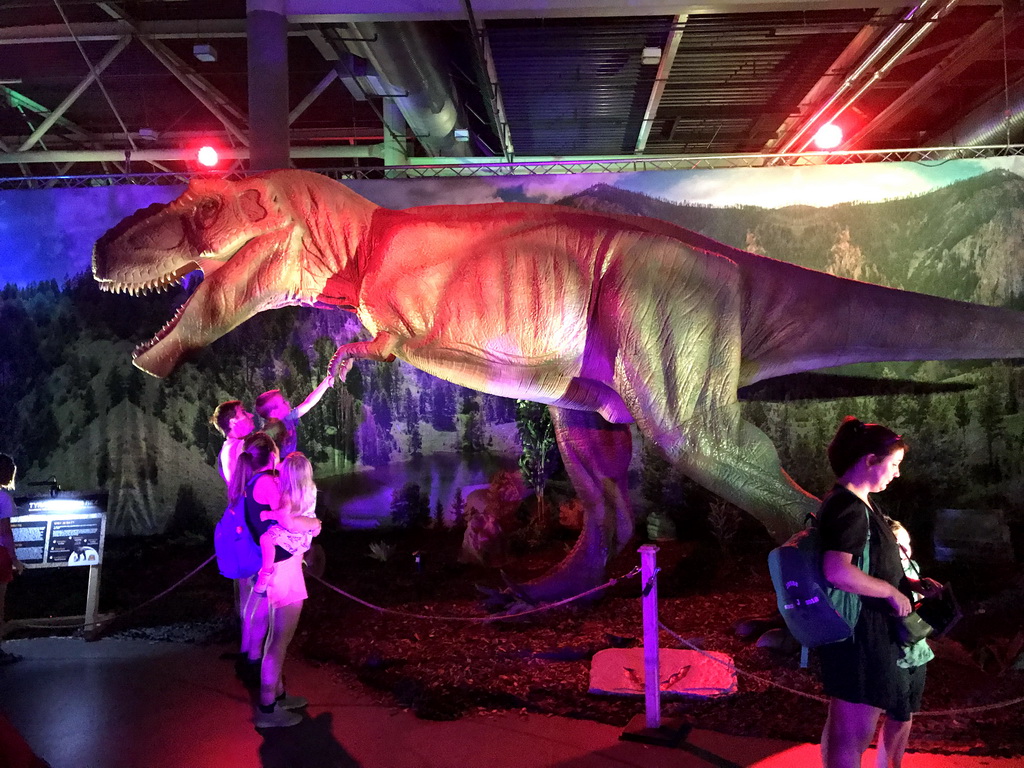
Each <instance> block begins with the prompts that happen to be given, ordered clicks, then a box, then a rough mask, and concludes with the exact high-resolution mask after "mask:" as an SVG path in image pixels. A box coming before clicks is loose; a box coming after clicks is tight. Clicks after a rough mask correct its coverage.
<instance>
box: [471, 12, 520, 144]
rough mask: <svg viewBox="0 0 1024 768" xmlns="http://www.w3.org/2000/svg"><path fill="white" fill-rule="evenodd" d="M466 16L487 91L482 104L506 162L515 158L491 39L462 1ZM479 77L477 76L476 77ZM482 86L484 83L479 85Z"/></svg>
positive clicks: (481, 22)
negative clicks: (485, 107)
mask: <svg viewBox="0 0 1024 768" xmlns="http://www.w3.org/2000/svg"><path fill="white" fill-rule="evenodd" d="M464 2H465V5H466V15H467V16H469V24H470V27H472V29H471V34H472V35H473V36H474V41H475V42H476V55H477V59H478V60H479V65H480V67H482V69H483V77H484V79H485V81H486V87H487V91H486V93H485V94H484V104H486V105H487V110H488V111H489V112H490V113H491V115H490V117H491V122H492V123H493V124H494V132H495V134H497V136H498V139H499V140H500V141H501V154H502V156H503V157H504V158H505V159H506V160H511V159H512V158H513V157H515V153H516V150H515V147H513V146H512V129H511V127H510V126H509V124H508V115H507V113H506V112H505V102H504V101H503V100H502V98H501V86H500V85H499V84H498V68H497V67H496V66H495V64H494V52H493V51H492V50H491V39H490V38H489V37H488V36H487V26H486V25H485V24H484V21H483V19H480V18H478V17H477V16H476V13H475V11H474V9H473V4H472V3H471V2H470V0H464ZM478 77H479V75H478ZM481 85H484V83H481Z"/></svg>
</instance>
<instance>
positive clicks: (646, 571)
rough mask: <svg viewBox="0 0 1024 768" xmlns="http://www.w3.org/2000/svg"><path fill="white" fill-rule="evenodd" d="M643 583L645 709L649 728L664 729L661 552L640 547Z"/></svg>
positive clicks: (651, 548) (641, 579)
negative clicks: (660, 621) (659, 584)
mask: <svg viewBox="0 0 1024 768" xmlns="http://www.w3.org/2000/svg"><path fill="white" fill-rule="evenodd" d="M639 551H640V583H641V584H643V593H642V594H641V596H640V599H641V600H642V601H643V603H642V605H643V624H644V708H645V710H646V712H647V718H646V725H647V727H648V728H660V727H661V686H660V685H659V683H660V682H661V664H660V659H659V655H658V650H659V649H658V565H657V562H658V557H657V554H658V548H657V547H656V546H654V545H653V544H644V545H643V546H642V547H640V550H639Z"/></svg>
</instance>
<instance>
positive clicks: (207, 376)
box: [0, 160, 1024, 534]
mask: <svg viewBox="0 0 1024 768" xmlns="http://www.w3.org/2000/svg"><path fill="white" fill-rule="evenodd" d="M1015 163H1016V164H1015ZM844 168H845V167H831V166H825V167H822V168H821V169H810V170H809V169H801V170H800V172H799V173H797V172H796V170H795V169H750V170H746V171H740V172H737V171H729V172H724V171H723V172H719V171H697V172H691V173H675V172H654V173H644V174H623V175H618V176H617V175H611V174H609V175H601V176H574V177H531V178H529V179H528V180H523V179H522V178H518V179H517V178H511V179H509V178H505V179H466V180H460V179H453V180H432V181H397V180H396V181H380V182H359V183H357V182H352V183H351V186H352V187H353V188H354V189H356V191H358V192H360V193H361V194H364V195H366V196H367V197H369V198H371V199H373V200H374V201H375V202H378V203H381V204H384V205H389V206H391V207H404V206H406V205H412V204H425V203H441V202H458V203H469V202H486V201H492V200H533V201H541V202H558V203H561V204H564V205H569V206H574V207H580V208H586V209H592V210H603V211H614V212H623V213H629V214H639V215H643V216H651V217H655V218H660V219H664V220H668V221H671V222H674V223H676V224H679V225H681V226H684V227H687V228H689V229H693V230H697V231H699V232H701V233H703V234H706V235H709V236H711V237H713V238H716V239H718V240H721V241H723V242H725V243H728V244H730V245H733V246H737V247H741V248H745V249H747V250H751V251H754V252H757V253H760V254H764V255H766V256H770V257H773V258H777V259H782V260H785V261H791V262H793V263H796V264H800V265H802V266H806V267H810V268H813V269H819V270H823V271H828V272H831V273H833V274H837V275H841V276H844V277H851V278H855V279H859V280H866V281H870V282H877V283H882V284H885V285H890V286H893V287H897V288H903V289H909V290H915V291H922V292H926V293H934V294H937V295H942V296H948V297H951V298H956V299H963V300H967V301H975V302H981V303H987V304H997V305H1003V306H1010V307H1015V308H1018V309H1024V259H1022V258H1021V254H1022V253H1024V167H1021V165H1020V163H1019V161H1014V160H1008V161H998V162H996V161H969V162H968V161H959V162H954V163H948V164H947V165H946V166H945V167H943V169H941V170H934V169H922V168H921V167H916V166H914V167H910V168H909V169H908V168H907V167H901V164H891V165H886V166H882V165H880V166H878V167H877V168H871V169H869V170H867V171H866V170H865V168H863V167H858V168H856V169H851V170H848V171H845V173H847V174H851V177H850V178H851V179H852V178H853V176H852V174H856V175H857V179H860V180H863V178H864V174H865V173H870V174H871V175H873V176H874V179H875V180H876V181H877V183H869V184H867V185H866V186H865V187H864V188H872V189H874V192H872V193H871V194H864V195H863V196H861V197H859V198H853V199H850V200H849V201H845V202H836V203H833V204H829V205H824V206H821V205H818V206H812V205H806V204H804V205H800V204H794V205H783V206H782V207H775V206H777V205H779V200H780V199H782V198H783V197H785V196H783V195H775V196H774V198H773V196H772V195H771V190H772V189H773V188H774V189H777V190H783V189H785V190H787V194H788V193H790V192H792V190H793V188H794V186H801V185H802V186H803V187H804V188H805V189H806V197H807V198H808V199H811V200H818V201H822V200H826V199H827V198H826V197H825V196H823V195H821V194H817V193H816V192H815V190H816V188H820V189H824V188H826V187H827V188H828V189H830V190H834V188H835V186H836V185H842V184H844V180H843V173H844ZM786 174H789V175H786ZM925 177H927V178H925ZM894 178H896V179H898V181H897V182H896V183H893V179H894ZM752 183H756V186H758V187H759V188H763V189H766V190H767V191H768V192H767V194H768V197H766V198H765V202H762V203H744V202H742V200H743V198H740V197H737V198H736V200H740V201H741V202H729V197H728V194H726V197H724V198H723V197H721V196H718V197H710V196H708V195H707V194H704V195H703V196H702V193H701V190H702V189H703V190H705V191H706V190H707V189H708V188H709V187H717V188H718V190H719V192H720V191H721V189H722V188H729V189H735V190H736V194H737V195H739V194H741V190H744V189H749V188H750V187H751V186H752ZM850 187H851V188H855V187H856V188H858V189H860V188H861V187H857V185H856V184H853V183H851V184H850ZM180 191H181V188H169V187H140V186H131V185H125V186H107V187H96V188H93V189H78V190H40V191H22V190H19V191H3V192H0V248H2V249H3V252H4V253H5V258H4V260H2V261H0V286H3V288H2V292H0V329H2V330H0V333H2V336H3V342H4V343H3V353H2V356H0V451H3V452H6V453H10V454H12V455H13V456H15V458H16V461H17V462H18V464H19V468H20V471H19V489H18V495H22V494H26V493H28V492H32V491H40V492H42V489H41V488H35V487H31V486H27V485H26V483H28V482H42V481H45V480H47V479H48V478H50V477H55V478H56V479H57V481H58V482H60V484H61V485H62V486H63V487H65V488H70V489H78V490H81V491H91V490H94V489H102V490H105V491H107V492H108V493H109V501H108V513H109V519H108V531H110V532H112V533H116V534H149V533H156V532H161V531H165V530H176V529H181V530H185V529H189V528H196V527H202V526H209V525H210V524H212V521H213V520H215V519H216V517H217V516H219V514H220V511H221V509H222V508H223V502H224V491H223V487H222V484H221V482H220V479H219V477H218V476H217V474H216V472H215V471H214V469H213V463H214V457H215V455H216V452H217V450H218V449H219V446H220V438H219V436H218V435H217V434H216V433H215V432H214V431H213V430H212V429H211V427H210V425H209V423H208V419H209V416H210V414H211V412H212V411H213V408H214V407H215V406H216V404H217V403H218V402H220V401H222V400H226V399H230V398H239V399H242V400H243V401H245V402H246V403H251V402H252V401H253V399H254V398H255V396H256V395H257V394H259V393H260V392H262V391H264V390H266V389H270V388H274V387H279V388H281V389H282V390H283V392H284V393H285V395H286V396H288V397H289V398H290V399H291V400H292V402H293V403H295V402H299V401H300V400H301V399H302V398H303V397H305V395H306V394H307V393H308V392H309V391H310V390H311V389H312V388H313V386H315V384H316V383H317V382H318V381H319V380H320V378H322V377H323V375H324V374H325V372H326V366H327V362H328V360H329V359H330V357H331V355H332V353H333V352H334V350H335V348H336V347H337V345H338V344H339V343H344V342H348V341H352V340H355V339H357V338H363V337H364V335H363V334H364V332H363V330H362V328H361V327H360V326H359V324H358V322H357V321H356V320H355V318H354V316H352V315H349V314H347V313H343V312H331V311H324V310H311V309H300V308H293V309H283V310H278V311H275V312H269V313H263V314H261V315H259V316H258V317H256V318H254V319H253V320H250V321H249V322H248V323H246V324H244V325H243V326H241V327H240V328H239V329H237V330H236V331H234V332H232V333H230V334H228V335H227V336H226V337H224V338H223V339H221V340H220V341H218V342H216V343H215V344H214V345H212V346H211V347H210V348H209V349H207V350H204V351H203V352H202V353H201V354H200V355H199V356H198V357H196V358H195V359H194V360H192V361H191V362H189V363H187V364H186V365H184V366H183V367H182V368H181V369H180V370H179V371H178V372H177V373H176V374H174V375H173V376H172V377H171V378H169V379H167V380H157V379H153V378H151V377H148V376H146V375H145V374H142V373H141V372H139V371H137V370H136V369H134V368H133V367H132V366H131V362H130V358H131V355H130V352H131V349H132V347H133V346H134V345H135V344H137V343H139V342H140V341H143V340H144V339H146V338H148V337H149V336H150V335H151V334H152V333H153V332H155V331H156V329H158V328H159V327H160V326H161V325H163V323H164V322H166V320H167V319H168V318H169V317H170V316H171V314H172V313H173V310H174V308H175V306H176V305H177V304H178V303H180V301H181V300H182V299H183V296H184V293H183V292H178V293H173V292H172V293H169V294H164V295H161V296H157V297H146V298H132V297H127V296H120V295H109V294H105V293H101V292H100V291H99V290H98V289H97V287H96V285H95V283H94V282H93V280H92V278H91V276H90V274H89V269H88V258H89V252H90V250H91V246H92V242H94V241H95V239H96V238H97V237H98V236H99V235H100V234H102V232H103V231H104V230H105V229H107V228H108V227H110V226H112V225H113V224H114V223H116V222H117V221H118V220H120V219H121V218H122V217H123V216H125V215H127V214H129V213H131V212H132V211H133V210H135V209H136V208H138V207H142V206H144V205H147V204H149V203H150V202H154V201H166V200H170V199H172V198H173V197H175V196H177V194H178V193H180ZM851 194H858V193H856V192H852V193H851ZM878 194H885V195H886V197H887V198H888V199H877V195H878ZM773 200H774V202H773ZM709 201H710V202H709ZM832 373H842V374H845V375H851V374H852V375H855V376H857V377H862V378H859V379H857V380H854V381H853V382H852V383H849V382H848V383H846V384H844V385H843V386H842V387H839V386H837V385H833V384H832V383H830V382H829V381H828V380H823V379H820V378H816V377H807V378H804V379H796V380H786V381H784V382H781V384H777V385H775V386H774V387H773V386H767V387H760V388H758V389H757V390H755V391H751V392H744V393H741V394H743V395H744V397H745V403H744V410H745V413H746V415H747V417H748V418H749V419H751V420H752V421H753V422H754V423H755V424H757V425H758V426H760V427H761V428H762V429H764V430H765V431H766V432H767V433H768V435H769V436H770V437H771V438H772V440H773V441H774V442H775V445H776V446H777V447H778V449H779V452H780V454H781V457H782V462H783V466H784V467H786V468H787V470H788V471H789V472H790V473H791V474H792V475H793V476H794V478H795V479H796V480H797V481H798V482H799V483H801V484H802V485H803V486H804V487H805V488H807V489H808V490H810V491H812V492H814V493H818V494H820V493H822V492H824V491H825V490H827V488H828V485H829V483H830V475H829V472H828V469H827V466H826V464H825V462H824V457H823V453H824V446H825V445H826V444H827V442H828V440H829V439H830V437H831V434H832V432H833V431H834V429H835V426H836V424H837V423H838V421H839V420H840V418H841V417H842V416H844V415H845V414H848V413H854V414H856V415H858V416H859V417H860V418H862V419H865V420H872V421H880V422H884V423H886V424H889V425H892V426H893V427H894V428H895V429H897V430H899V431H902V432H904V433H905V434H906V435H907V437H908V439H909V441H910V443H911V453H910V455H909V457H908V460H907V461H906V462H905V463H904V472H903V479H902V480H901V481H900V483H897V484H894V485H893V487H892V489H891V490H890V491H889V492H888V493H887V494H886V496H887V501H888V504H889V507H890V511H892V508H893V507H895V511H896V513H897V515H899V516H901V517H903V518H904V519H908V518H909V519H911V520H912V519H913V518H914V517H915V516H923V515H927V514H930V512H931V511H932V510H934V509H936V508H949V507H953V508H999V509H1002V510H1004V511H1005V512H1006V514H1007V515H1008V516H1010V518H1011V519H1016V520H1018V521H1020V520H1021V518H1022V517H1024V501H1022V499H1024V415H1022V414H1021V398H1022V396H1024V391H1022V386H1024V369H1022V367H1021V366H1020V365H1018V364H1015V363H1012V362H1001V363H994V364H993V363H988V362H976V363H947V362H928V363H900V364H890V365H874V366H855V367H851V368H847V369H843V370H842V371H835V372H832ZM879 378H880V379H886V380H890V383H875V382H872V381H870V380H868V379H879ZM840 391H841V392H842V394H843V395H844V396H843V397H838V396H837V393H838V392H840ZM542 415H543V409H542V408H537V407H531V406H529V405H522V404H521V405H519V406H517V404H516V403H515V402H514V401H510V400H505V399H502V398H496V397H491V396H488V395H482V394H480V393H477V392H474V391H471V390H467V389H464V388H462V387H458V386H455V385H452V384H450V383H448V382H445V381H441V380H439V379H436V378H433V377H431V376H428V375H427V374H424V373H422V372H420V371H418V370H416V369H413V368H411V367H409V366H406V365H404V364H401V363H394V364H383V363H374V362H371V361H360V362H359V363H357V364H356V366H355V367H354V369H353V371H352V373H351V374H350V375H349V377H348V379H347V381H346V382H345V383H344V385H342V384H340V383H339V384H338V385H337V386H336V387H335V388H334V389H332V390H329V391H328V393H327V395H326V396H325V397H324V399H323V401H321V403H320V404H319V405H318V406H317V407H316V408H314V409H313V410H312V411H311V412H310V413H309V414H308V415H307V416H306V417H304V418H303V420H302V422H301V425H300V433H299V446H300V449H302V450H304V451H305V452H306V453H307V454H308V455H309V456H310V457H311V459H312V460H313V462H314V465H315V467H316V472H317V480H318V484H319V485H320V487H321V491H322V501H323V507H324V510H322V511H326V512H327V513H328V514H332V515H337V516H338V519H339V520H340V521H341V522H342V523H343V524H344V525H347V526H351V527H373V526H378V525H392V524H394V525H406V524H410V523H414V522H418V521H419V522H422V521H426V520H435V521H439V522H443V523H445V524H448V525H451V524H453V523H455V522H457V521H458V518H459V516H460V515H461V513H462V510H463V508H464V499H465V496H466V494H467V493H468V492H469V490H471V489H472V488H474V487H479V486H480V485H482V484H484V483H487V482H488V480H489V478H490V477H492V476H493V474H494V473H495V472H496V471H498V470H499V469H509V470H517V469H518V467H519V465H520V464H521V463H523V461H522V458H523V449H522V445H523V441H524V440H525V441H526V442H527V443H528V444H529V443H530V442H531V441H532V442H534V443H536V442H537V441H538V440H542V438H543V435H540V436H538V434H537V427H538V425H540V426H541V427H543V421H542ZM517 416H518V418H517ZM537 450H538V448H537V447H536V445H535V446H534V447H533V449H532V451H531V449H530V448H529V446H528V450H527V456H526V463H527V465H529V463H530V461H531V460H532V461H533V462H534V463H533V466H532V468H531V467H530V466H526V467H525V472H524V473H525V474H527V475H529V474H530V471H531V469H532V471H533V474H534V475H535V476H536V475H537V474H538V471H540V474H541V475H544V474H550V473H551V472H552V471H557V466H558V462H557V459H555V460H553V461H551V462H549V463H548V465H547V468H546V469H542V470H538V467H537V462H536V459H537V458H538V457H537V455H536V453H537ZM539 450H540V451H541V452H542V453H543V452H544V451H546V447H545V446H542V447H541V448H540V449H539ZM634 454H635V456H634V472H633V478H634V485H635V491H636V501H637V509H638V511H639V512H640V513H641V514H642V515H643V514H647V513H648V512H651V511H657V512H660V513H664V514H667V515H668V516H669V517H673V518H676V519H677V520H680V521H683V522H685V519H686V516H687V515H688V514H690V513H692V508H693V507H694V506H695V504H696V503H697V502H696V501H695V500H697V499H699V500H700V503H702V504H706V503H707V498H706V494H701V492H699V490H698V489H696V488H695V487H694V486H692V485H691V484H688V483H686V482H685V481H683V480H682V479H681V478H678V477H674V476H673V475H672V473H671V472H668V471H666V468H665V467H664V466H663V465H662V463H661V461H660V459H658V458H657V457H656V456H655V455H653V454H652V453H651V452H650V451H647V450H644V447H643V446H642V445H641V444H640V441H639V440H637V441H635V448H634ZM542 479H543V478H541V480H542ZM534 480H535V481H536V480H537V478H536V477H534ZM705 517H706V513H705Z"/></svg>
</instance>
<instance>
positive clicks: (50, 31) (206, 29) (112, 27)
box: [0, 19, 305, 45]
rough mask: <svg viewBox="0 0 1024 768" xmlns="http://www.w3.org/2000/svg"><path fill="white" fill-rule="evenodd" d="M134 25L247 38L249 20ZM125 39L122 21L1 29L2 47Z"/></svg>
mask: <svg viewBox="0 0 1024 768" xmlns="http://www.w3.org/2000/svg"><path fill="white" fill-rule="evenodd" d="M132 26H133V28H134V29H135V30H136V31H137V32H138V34H140V35H145V36H146V37H149V38H152V39H154V40H195V39H200V38H202V39H214V38H244V37H245V19H214V20H203V19H195V20H192V21H139V22H135V23H134V24H133V25H132ZM290 34H291V35H294V36H296V37H298V36H301V35H303V34H305V33H303V32H302V31H300V30H293V31H291V32H290ZM122 37H124V25H123V23H122V22H119V21H95V22H78V23H76V22H72V23H71V25H70V29H69V28H68V27H67V26H65V25H64V24H31V25H26V26H24V27H3V28H0V45H39V44H41V43H73V42H74V41H75V39H76V38H77V39H78V40H79V41H81V42H96V41H103V40H110V41H113V40H118V39H119V38H122Z"/></svg>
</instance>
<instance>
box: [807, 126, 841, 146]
mask: <svg viewBox="0 0 1024 768" xmlns="http://www.w3.org/2000/svg"><path fill="white" fill-rule="evenodd" d="M842 143H843V129H842V128H840V127H839V126H838V125H836V124H835V123H825V125H823V126H821V128H819V129H818V132H817V133H816V134H814V146H816V147H817V148H818V149H835V148H836V147H838V146H839V145H840V144H842Z"/></svg>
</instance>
